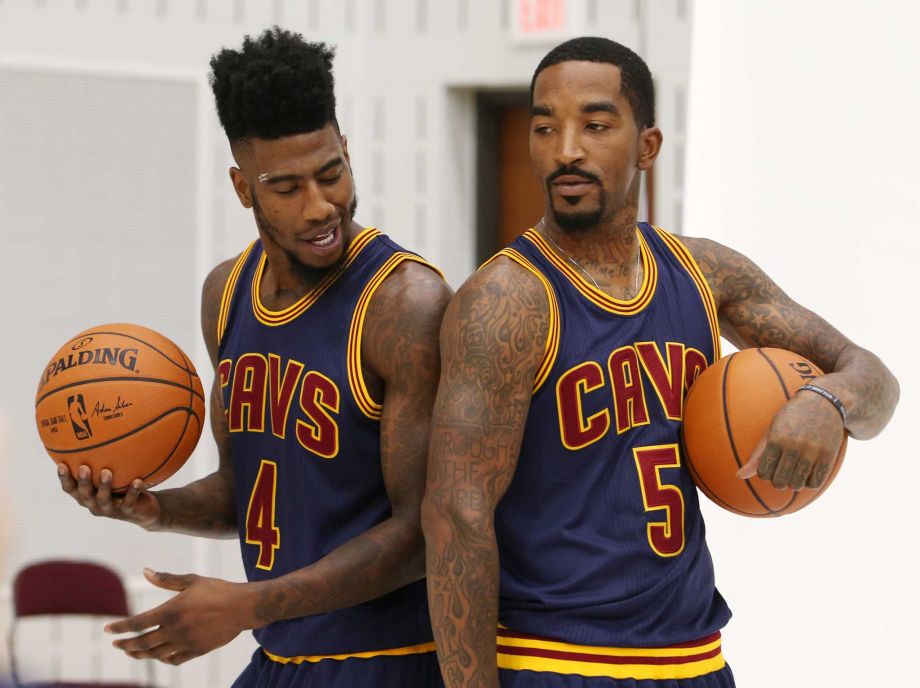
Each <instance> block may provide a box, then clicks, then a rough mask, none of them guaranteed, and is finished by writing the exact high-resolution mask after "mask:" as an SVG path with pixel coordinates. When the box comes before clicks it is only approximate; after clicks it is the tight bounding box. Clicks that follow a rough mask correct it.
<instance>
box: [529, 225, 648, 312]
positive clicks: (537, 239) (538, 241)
mask: <svg viewBox="0 0 920 688" xmlns="http://www.w3.org/2000/svg"><path fill="white" fill-rule="evenodd" d="M523 236H524V238H525V239H527V240H528V241H529V242H530V243H531V244H533V245H534V247H535V248H536V249H537V250H538V251H539V252H540V253H541V254H542V255H543V257H544V258H546V260H548V261H549V262H550V263H551V264H552V265H553V266H554V267H555V268H556V269H557V270H558V271H559V272H560V273H561V274H562V276H563V277H564V278H565V279H567V280H568V281H569V282H570V283H571V284H572V286H574V287H575V288H576V289H577V290H578V291H579V292H581V294H582V295H583V296H584V297H585V298H586V299H588V300H589V301H590V302H591V303H593V304H595V305H596V306H598V307H600V308H602V309H604V310H605V311H607V312H609V313H615V314H617V315H636V314H637V313H639V312H641V311H642V310H643V309H644V308H645V307H646V306H647V305H648V304H649V303H651V301H652V297H653V296H654V295H655V288H656V287H657V286H658V263H657V262H656V261H655V256H654V255H653V253H652V250H651V248H649V245H648V242H647V241H646V239H645V236H644V235H643V233H642V230H640V229H639V227H638V226H637V227H636V236H637V237H638V239H639V254H640V256H641V260H642V265H643V267H644V270H643V271H642V272H643V274H642V286H641V287H640V288H639V291H638V293H637V294H636V295H635V296H634V297H633V298H631V299H628V300H622V299H615V298H613V297H612V296H610V295H609V294H607V293H606V292H603V291H601V290H600V289H598V288H597V287H595V286H594V285H593V284H591V283H590V282H588V281H587V280H586V279H585V278H584V277H582V276H581V275H580V274H579V273H578V271H577V270H575V269H574V268H573V267H572V266H571V265H569V264H568V263H567V262H566V261H565V260H563V259H562V257H561V256H560V255H559V254H558V253H557V252H556V251H554V250H553V249H552V247H551V246H550V245H549V243H547V241H546V239H544V238H543V237H542V236H541V235H540V234H538V233H537V231H536V230H535V229H533V228H532V227H531V228H530V229H528V230H527V231H526V232H524V234H523Z"/></svg>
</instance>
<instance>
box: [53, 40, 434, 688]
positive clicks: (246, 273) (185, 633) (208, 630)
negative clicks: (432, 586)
mask: <svg viewBox="0 0 920 688" xmlns="http://www.w3.org/2000/svg"><path fill="white" fill-rule="evenodd" d="M332 59H333V51H332V50H331V49H330V48H328V47H326V46H325V45H324V44H322V43H306V42H305V41H304V40H303V38H302V37H301V36H299V35H298V34H294V33H290V32H287V31H283V30H280V29H278V28H277V27H276V28H275V29H273V30H269V31H266V32H264V33H263V34H261V35H259V36H258V37H256V38H250V37H247V38H246V39H245V40H244V42H243V46H242V48H241V49H239V50H223V51H221V52H220V53H219V54H217V55H216V56H214V58H213V59H212V61H211V67H212V75H211V84H212V87H213V90H214V95H215V98H216V101H217V110H218V115H219V116H220V121H221V124H222V125H223V127H224V129H225V131H226V133H227V137H228V138H229V140H230V145H231V149H232V151H233V156H234V159H235V161H236V163H237V167H233V168H231V170H230V177H231V179H232V181H233V186H234V188H235V190H236V193H237V195H238V197H239V199H240V202H241V203H242V204H243V206H244V207H246V208H252V210H253V213H254V215H255V220H256V225H257V226H258V231H259V238H258V239H256V240H255V241H254V242H253V243H252V244H251V245H250V246H249V247H248V248H247V249H246V250H245V251H243V253H242V254H240V255H239V256H238V257H237V258H235V259H231V260H229V261H226V262H224V263H222V264H221V265H218V266H217V267H216V268H215V269H214V270H213V271H212V272H211V274H210V275H209V276H208V278H207V279H206V281H205V284H204V290H203V297H202V327H203V330H204V337H205V341H206V343H207V347H208V352H209V353H210V356H211V360H212V362H213V364H214V367H215V371H216V376H215V381H214V387H213V392H212V395H211V425H212V428H213V431H214V436H215V438H216V440H217V445H218V450H219V454H220V465H219V468H218V470H217V471H216V472H215V473H212V474H211V475H209V476H207V477H205V478H203V479H202V480H199V481H197V482H194V483H191V484H189V485H186V486H185V487H182V488H179V489H172V490H162V491H158V492H147V491H141V490H140V489H139V488H140V481H135V484H134V485H133V486H132V488H131V489H130V491H129V492H128V493H127V494H126V495H125V496H124V497H123V498H114V497H113V496H112V495H111V493H110V480H111V476H110V475H108V472H104V473H103V475H102V486H101V487H100V489H99V490H98V492H96V491H94V490H93V488H92V485H91V483H90V475H89V471H88V469H87V467H85V466H84V467H82V468H81V469H80V471H79V472H78V477H77V479H76V480H74V479H73V478H72V477H71V476H70V474H69V472H67V471H66V467H65V469H64V470H62V472H61V482H62V486H63V487H64V489H65V490H66V491H67V492H69V493H70V494H71V495H72V496H73V497H74V498H75V499H76V500H77V501H78V502H80V503H81V504H82V505H84V506H85V507H87V508H89V509H90V510H91V511H92V512H93V513H94V514H100V515H106V516H111V517H114V518H121V519H123V520H128V521H131V522H134V523H137V524H139V525H141V526H143V527H145V528H147V529H148V530H171V531H179V532H186V533H190V534H194V535H202V536H207V537H233V536H235V535H238V537H239V539H240V547H241V550H242V555H243V561H244V564H245V568H246V572H247V576H248V578H249V582H248V583H244V584H240V583H230V582H227V581H223V580H218V579H214V578H204V577H199V576H193V575H172V574H165V573H153V572H147V577H148V579H149V580H150V581H151V582H152V583H153V584H155V585H157V586H159V587H162V588H166V589H169V590H174V591H176V592H177V593H178V594H177V595H176V596H174V597H173V598H171V599H170V600H169V601H167V602H166V603H164V604H163V605H161V606H159V607H157V608H155V609H152V610H150V611H147V612H144V613H142V614H138V615H136V616H134V617H132V618H130V619H126V620H123V621H118V622H116V623H112V624H110V625H109V626H108V627H107V630H108V631H109V632H114V633H124V632H142V631H145V632H143V633H141V635H138V636H136V637H131V638H125V639H121V640H118V641H116V645H117V646H118V647H120V648H121V649H123V650H124V651H125V652H126V653H128V654H129V655H131V656H132V657H137V658H155V659H159V660H161V661H164V662H166V663H169V664H181V663H182V662H185V661H186V660H188V659H191V658H193V657H196V656H199V655H202V654H204V653H206V652H209V651H210V650H213V649H214V648H217V647H220V646H221V645H224V644H226V643H228V642H229V641H231V640H232V639H233V638H235V637H236V636H237V635H238V634H239V633H240V632H241V631H244V630H246V629H255V632H254V634H255V636H256V639H257V640H258V642H259V645H260V648H259V649H258V650H257V651H256V653H255V654H254V656H253V658H252V661H251V663H250V665H249V666H248V667H247V668H246V670H245V671H244V672H243V674H242V675H241V676H240V677H239V678H238V679H237V682H236V683H235V684H234V685H237V686H260V687H261V686H264V687H268V686H271V687H272V688H277V687H279V686H282V687H283V686H298V687H301V686H332V685H338V686H355V687H360V686H367V687H368V688H370V687H373V688H378V687H380V686H384V687H385V686H392V687H393V688H414V687H425V688H427V687H428V686H440V685H441V680H440V676H439V672H438V665H437V658H436V655H435V652H434V643H433V642H432V634H431V625H430V620H429V616H428V610H427V603H426V591H425V583H424V581H423V580H421V579H422V577H423V575H424V554H423V544H424V543H423V539H422V534H421V529H420V524H419V519H420V515H419V505H420V503H421V499H422V494H423V492H424V486H425V477H424V476H425V462H426V456H427V446H428V434H429V424H430V414H431V408H432V405H433V403H434V396H435V391H436V387H437V378H438V370H439V367H438V366H439V364H438V328H439V325H440V321H441V317H442V314H443V311H444V308H445V307H446V305H447V302H448V300H449V298H450V289H449V288H448V287H447V285H446V284H445V283H444V281H443V279H442V278H441V276H440V274H439V273H438V272H437V271H436V270H434V269H433V268H432V267H431V266H430V265H428V264H427V263H426V262H425V261H424V260H423V259H421V258H420V257H418V256H417V255H415V254H413V253H410V252H407V251H405V250H403V249H402V248H400V247H399V246H397V245H396V244H395V243H394V242H393V241H391V240H390V239H389V238H387V236H386V235H384V234H382V233H381V232H380V231H379V230H377V229H373V228H364V227H362V226H360V225H358V224H357V223H356V222H355V221H354V214H355V207H356V197H355V184H354V178H353V176H352V169H351V164H350V161H349V155H348V147H347V143H346V140H345V137H344V136H343V135H341V134H340V132H339V127H338V123H337V121H336V115H335V95H334V89H333V76H332Z"/></svg>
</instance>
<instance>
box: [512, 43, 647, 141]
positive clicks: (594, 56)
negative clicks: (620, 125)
mask: <svg viewBox="0 0 920 688" xmlns="http://www.w3.org/2000/svg"><path fill="white" fill-rule="evenodd" d="M560 62H607V63H609V64H612V65H616V66H617V67H619V68H620V92H621V93H622V94H623V96H624V97H625V98H626V100H628V101H629V105H630V107H631V108H632V110H633V115H634V116H635V118H636V125H637V126H638V127H639V130H640V131H641V130H642V129H645V128H647V127H653V126H655V86H654V84H653V83H652V73H651V72H650V71H649V69H648V65H647V64H645V60H643V59H642V58H641V57H639V56H638V55H636V53H634V52H633V51H632V50H630V49H629V48H627V47H626V46H625V45H620V44H619V43H616V42H614V41H611V40H610V39H609V38H599V37H597V36H582V37H581V38H573V39H572V40H570V41H566V42H565V43H562V44H560V45H557V46H556V47H555V48H553V49H552V50H550V51H549V52H548V53H547V54H546V57H544V58H543V60H541V62H540V64H538V65H537V70H536V71H535V72H534V73H533V79H532V80H531V81H530V104H531V105H533V87H534V84H536V83H537V76H539V74H540V72H542V71H543V70H544V69H546V68H547V67H552V66H553V65H557V64H559V63H560Z"/></svg>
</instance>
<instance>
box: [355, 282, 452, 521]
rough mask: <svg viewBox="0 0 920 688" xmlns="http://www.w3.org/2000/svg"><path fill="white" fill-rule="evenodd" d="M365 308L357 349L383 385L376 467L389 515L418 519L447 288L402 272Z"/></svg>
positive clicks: (423, 486)
mask: <svg viewBox="0 0 920 688" xmlns="http://www.w3.org/2000/svg"><path fill="white" fill-rule="evenodd" d="M405 267H406V268H407V269H404V270H401V271H400V272H398V273H397V274H394V275H392V276H391V277H389V278H387V280H386V281H384V283H383V285H382V287H381V289H380V290H379V291H378V293H377V294H375V296H374V299H373V301H372V302H371V305H370V310H369V312H368V316H367V324H366V326H365V330H364V334H363V341H362V344H361V348H362V357H363V359H364V362H365V363H366V364H367V367H368V369H369V370H370V371H371V372H373V373H374V374H375V375H376V376H377V377H379V378H380V380H381V382H382V383H383V397H382V401H381V406H382V408H381V416H380V462H381V470H382V473H383V479H384V485H385V488H386V491H387V496H388V498H389V501H390V503H391V505H392V507H393V511H394V513H398V512H399V511H401V510H402V509H404V508H405V509H406V510H407V513H412V514H415V515H416V516H417V513H418V507H419V503H420V502H421V499H422V495H423V494H424V490H425V465H426V460H427V449H428V437H429V432H430V429H431V409H432V406H433V405H434V398H435V393H436V391H437V385H438V376H439V356H438V331H439V328H440V325H441V318H442V316H443V313H444V309H445V307H446V305H447V301H448V300H449V298H450V290H449V288H448V287H447V285H446V284H444V282H443V281H442V280H441V279H440V278H439V277H437V276H436V275H435V274H434V273H433V272H431V271H430V270H429V269H428V268H426V267H421V266H418V265H408V266H405Z"/></svg>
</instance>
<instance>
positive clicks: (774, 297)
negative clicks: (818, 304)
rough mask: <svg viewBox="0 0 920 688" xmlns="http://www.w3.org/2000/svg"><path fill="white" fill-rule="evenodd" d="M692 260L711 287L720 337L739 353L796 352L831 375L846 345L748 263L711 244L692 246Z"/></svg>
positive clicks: (724, 248) (846, 343) (832, 331)
mask: <svg viewBox="0 0 920 688" xmlns="http://www.w3.org/2000/svg"><path fill="white" fill-rule="evenodd" d="M692 246H693V249H691V250H692V251H693V253H694V257H695V258H696V259H697V262H698V263H699V264H700V267H701V268H702V269H703V272H704V274H705V275H706V278H707V280H708V281H709V283H710V286H711V287H712V290H713V294H714V296H715V298H716V303H717V304H718V308H719V325H720V327H721V329H722V334H723V336H725V338H726V339H728V340H729V341H730V342H731V343H732V344H734V345H735V346H737V347H739V348H746V347H752V346H758V347H776V348H780V349H787V350H789V351H794V352H796V353H798V354H800V355H802V356H804V357H806V358H808V359H809V360H810V361H812V362H814V363H816V364H817V365H818V366H819V367H820V368H822V369H823V370H824V371H825V372H830V371H832V370H834V369H835V367H836V365H837V360H838V358H839V356H840V353H841V352H842V351H843V350H844V349H845V348H846V347H847V345H849V344H850V342H849V340H848V339H847V338H846V337H845V336H844V335H843V334H841V333H840V332H839V331H838V330H837V329H836V328H834V327H833V326H832V325H831V324H830V323H828V322H827V321H826V320H824V319H823V318H821V317H820V316H819V315H817V314H815V313H813V312H812V311H810V310H809V309H807V308H805V307H804V306H802V305H801V304H799V303H797V302H796V301H794V300H793V299H791V298H790V297H789V296H788V295H787V294H786V293H785V292H784V291H783V290H782V289H780V288H779V286H778V285H777V284H776V283H775V282H774V281H773V280H772V279H771V278H770V277H769V276H768V275H767V274H766V273H765V272H764V271H763V270H761V269H760V268H759V267H758V266H757V265H756V264H755V263H754V262H753V261H752V260H750V259H749V258H747V257H745V256H743V255H742V254H740V253H738V252H737V251H733V250H731V249H729V248H727V247H725V246H721V245H719V244H717V243H715V242H711V241H705V242H704V241H701V240H696V242H695V243H693V244H692Z"/></svg>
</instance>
